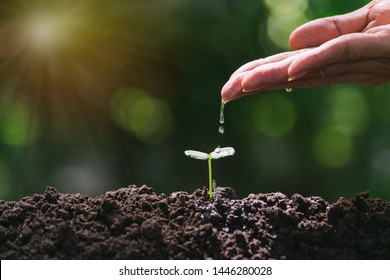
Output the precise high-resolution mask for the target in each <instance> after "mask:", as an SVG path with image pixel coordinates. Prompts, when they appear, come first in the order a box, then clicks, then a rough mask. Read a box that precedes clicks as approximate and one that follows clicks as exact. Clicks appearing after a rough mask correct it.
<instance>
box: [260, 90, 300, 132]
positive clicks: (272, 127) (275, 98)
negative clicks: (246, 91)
mask: <svg viewBox="0 0 390 280" xmlns="http://www.w3.org/2000/svg"><path fill="white" fill-rule="evenodd" d="M253 120H254V124H255V127H256V128H257V129H258V130H259V131H260V132H263V133H265V134H267V135H269V136H272V137H280V136H283V135H285V134H287V133H289V132H290V131H291V129H292V128H293V127H294V124H295V121H296V108H295V105H294V104H293V103H292V102H291V101H290V100H289V99H287V98H286V97H284V96H281V95H277V94H273V95H272V94H269V95H262V96H260V97H259V98H258V100H257V101H256V102H255V103H254V106H253Z"/></svg>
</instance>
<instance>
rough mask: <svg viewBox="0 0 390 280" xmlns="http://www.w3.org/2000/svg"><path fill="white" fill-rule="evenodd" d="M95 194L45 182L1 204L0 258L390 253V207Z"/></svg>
mask: <svg viewBox="0 0 390 280" xmlns="http://www.w3.org/2000/svg"><path fill="white" fill-rule="evenodd" d="M214 195H215V196H214V198H215V199H214V201H212V202H211V201H209V199H208V193H207V190H206V189H198V190H196V191H195V192H194V193H193V194H188V193H186V192H175V193H172V194H171V195H170V196H166V195H165V194H160V195H157V194H156V193H155V192H154V191H153V189H152V188H150V187H147V186H142V187H136V186H130V187H128V188H123V189H119V190H117V191H112V192H108V193H106V194H105V195H104V196H99V197H97V198H90V197H86V196H82V195H80V194H62V193H59V192H57V191H56V190H55V189H54V188H50V187H49V188H47V189H46V191H45V193H44V194H42V195H33V196H31V197H25V198H23V199H21V200H20V201H17V202H15V201H0V216H1V218H0V258H1V259H208V258H213V259H390V203H389V202H385V201H383V200H381V199H373V198H370V197H369V194H368V193H361V194H358V195H357V196H356V197H355V198H354V199H351V200H348V199H345V198H340V199H339V200H338V201H337V202H336V203H334V204H331V203H328V202H326V201H325V200H324V199H322V198H321V197H316V196H312V197H303V196H301V195H299V194H295V195H293V196H292V197H291V198H289V197H287V196H285V195H283V194H282V193H269V194H251V195H249V196H248V197H247V198H244V199H236V197H235V193H234V191H233V190H232V189H230V188H217V190H216V192H215V194H214Z"/></svg>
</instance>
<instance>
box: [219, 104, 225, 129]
mask: <svg viewBox="0 0 390 280" xmlns="http://www.w3.org/2000/svg"><path fill="white" fill-rule="evenodd" d="M224 109H225V102H223V101H222V102H221V111H220V113H219V123H220V124H223V123H225V115H224V112H223V111H224Z"/></svg>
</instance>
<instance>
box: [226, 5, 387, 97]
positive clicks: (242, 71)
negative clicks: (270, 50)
mask: <svg viewBox="0 0 390 280" xmlns="http://www.w3.org/2000/svg"><path fill="white" fill-rule="evenodd" d="M289 43H290V46H291V48H292V49H293V50H292V51H289V52H284V53H280V54H276V55H273V56H269V57H266V58H262V59H258V60H254V61H251V62H249V63H247V64H245V65H243V66H241V67H240V68H239V69H237V70H236V71H235V72H234V73H233V74H232V76H231V77H230V79H229V81H228V82H227V83H226V84H225V85H224V87H223V88H222V91H221V96H222V100H223V101H224V102H229V101H232V100H234V99H237V98H240V97H242V96H245V95H248V94H253V93H256V92H262V91H267V90H276V89H283V88H302V87H317V86H326V87H328V86H331V85H332V84H339V83H361V84H369V85H381V84H384V83H387V82H389V81H390V1H389V0H374V1H372V2H370V3H369V4H367V5H366V6H364V7H362V8H360V9H358V10H356V11H354V12H351V13H348V14H344V15H339V16H332V17H327V18H322V19H317V20H313V21H311V22H308V23H306V24H304V25H302V26H300V27H298V28H297V29H296V30H294V31H293V32H292V33H291V35H290V40H289Z"/></svg>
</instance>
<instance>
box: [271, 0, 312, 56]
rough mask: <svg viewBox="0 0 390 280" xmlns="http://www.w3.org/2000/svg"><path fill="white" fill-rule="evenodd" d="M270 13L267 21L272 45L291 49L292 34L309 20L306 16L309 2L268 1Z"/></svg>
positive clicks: (302, 0) (305, 0)
mask: <svg viewBox="0 0 390 280" xmlns="http://www.w3.org/2000/svg"><path fill="white" fill-rule="evenodd" d="M265 4H266V6H267V8H268V10H269V12H270V15H269V17H268V21H267V33H268V37H269V39H270V40H271V42H272V43H274V44H275V45H276V46H278V47H279V48H282V49H289V48H290V46H289V44H288V38H289V37H290V33H291V32H292V31H293V30H294V29H295V28H297V27H298V26H300V25H302V24H304V23H306V22H307V21H308V20H309V19H308V18H307V16H306V15H305V11H306V9H307V5H308V3H307V0H298V1H289V0H277V1H270V0H266V1H265Z"/></svg>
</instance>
